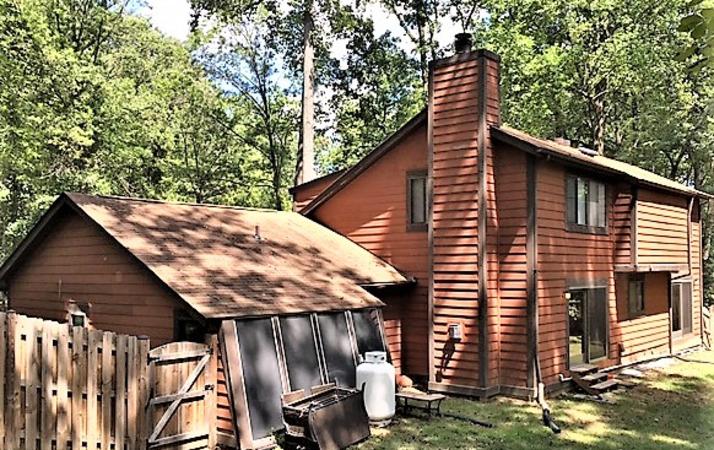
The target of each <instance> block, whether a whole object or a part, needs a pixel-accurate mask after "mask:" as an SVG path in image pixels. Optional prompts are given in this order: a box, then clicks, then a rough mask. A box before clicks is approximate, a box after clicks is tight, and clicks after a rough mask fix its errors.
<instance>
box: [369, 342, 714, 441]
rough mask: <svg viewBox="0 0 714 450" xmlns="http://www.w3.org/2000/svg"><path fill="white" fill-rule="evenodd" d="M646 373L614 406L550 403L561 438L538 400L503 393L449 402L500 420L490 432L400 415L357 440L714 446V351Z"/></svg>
mask: <svg viewBox="0 0 714 450" xmlns="http://www.w3.org/2000/svg"><path fill="white" fill-rule="evenodd" d="M686 358H687V359H689V360H698V361H703V362H702V363H694V362H678V363H676V364H674V365H671V366H668V367H666V368H661V369H654V370H651V371H648V372H647V374H646V375H647V376H646V378H645V379H644V380H643V381H642V382H641V383H640V384H639V385H638V386H636V387H635V388H633V389H630V390H626V391H619V392H617V393H613V394H611V397H610V399H611V400H612V401H613V402H614V403H612V404H602V403H595V402H591V401H583V400H580V401H578V400H573V399H572V398H571V399H568V398H567V396H566V397H561V398H555V399H551V400H550V401H549V403H550V405H551V409H552V410H553V416H554V418H555V420H556V422H557V423H558V424H559V425H560V427H561V428H562V429H563V432H562V433H561V434H560V435H555V434H553V433H552V432H551V431H550V430H548V429H547V428H545V427H544V426H543V425H542V423H541V420H540V409H539V408H537V407H536V406H534V404H533V403H525V402H521V401H516V400H511V399H504V398H499V399H495V400H492V401H489V402H478V401H471V400H465V399H448V400H447V401H446V402H445V403H444V406H443V410H444V411H447V412H455V413H459V414H461V415H469V416H471V417H474V418H478V419H481V420H484V421H488V422H491V423H493V424H495V425H496V427H495V428H492V429H487V428H482V427H478V426H476V425H471V424H468V423H465V422H462V421H458V420H454V419H448V418H442V419H432V420H423V419H416V418H402V417H399V418H397V419H396V420H395V422H394V423H393V424H392V425H391V426H390V427H388V428H385V429H376V430H373V436H372V438H371V439H369V440H368V441H366V442H364V443H363V444H361V445H359V446H358V448H359V449H362V450H368V449H405V450H412V449H413V450H429V449H514V450H518V449H523V450H539V449H626V450H630V449H632V450H637V449H702V450H704V449H714V352H707V351H701V352H697V353H693V354H690V355H687V356H686Z"/></svg>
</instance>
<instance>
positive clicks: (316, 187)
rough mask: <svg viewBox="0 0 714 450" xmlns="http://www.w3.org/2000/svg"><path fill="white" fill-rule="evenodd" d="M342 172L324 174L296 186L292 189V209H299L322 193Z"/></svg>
mask: <svg viewBox="0 0 714 450" xmlns="http://www.w3.org/2000/svg"><path fill="white" fill-rule="evenodd" d="M342 173H343V172H336V173H334V174H331V175H326V176H324V177H322V178H318V179H316V180H313V181H311V182H310V183H307V184H305V185H302V186H296V187H295V188H294V191H293V211H298V212H299V211H300V210H301V209H303V208H304V207H305V206H307V205H308V203H310V202H311V201H313V200H314V199H315V197H317V196H318V195H320V194H321V193H322V191H324V190H325V189H327V187H328V186H330V185H331V184H332V182H333V181H335V180H336V179H337V177H338V176H340V175H342Z"/></svg>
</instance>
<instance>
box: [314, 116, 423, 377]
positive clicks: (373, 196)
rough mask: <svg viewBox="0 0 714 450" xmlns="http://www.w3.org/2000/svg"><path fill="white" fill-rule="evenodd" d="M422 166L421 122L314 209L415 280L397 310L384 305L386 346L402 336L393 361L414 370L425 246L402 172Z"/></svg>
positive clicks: (419, 364)
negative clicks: (411, 216) (411, 226)
mask: <svg viewBox="0 0 714 450" xmlns="http://www.w3.org/2000/svg"><path fill="white" fill-rule="evenodd" d="M426 167H427V160H426V127H421V128H419V129H417V130H415V131H414V132H412V133H410V134H409V135H407V136H406V137H405V138H404V139H403V140H402V142H400V143H399V144H398V145H397V146H396V147H395V148H394V149H392V150H391V151H389V152H388V153H387V154H385V155H384V156H383V157H382V158H380V159H379V160H378V161H377V162H375V163H374V164H373V165H372V166H371V167H369V168H368V169H367V170H366V171H365V172H363V173H362V174H360V175H359V176H358V177H357V178H355V179H354V180H353V181H352V182H351V183H350V184H349V185H347V186H345V187H344V188H343V189H342V190H340V191H339V192H338V193H336V194H335V195H334V196H333V197H332V198H330V199H329V200H327V201H326V202H325V203H324V204H322V205H321V206H320V207H319V208H317V210H315V212H314V213H313V217H314V218H315V219H316V220H317V221H318V222H320V223H322V224H324V225H325V226H327V227H329V228H331V229H333V230H335V231H336V232H338V233H340V234H342V235H344V236H346V237H348V238H349V239H351V240H352V241H354V242H356V243H357V244H359V245H361V246H363V247H364V248H366V249H367V250H370V251H371V252H373V253H374V254H376V255H377V256H379V257H381V258H383V259H384V260H386V261H387V262H389V263H390V264H392V265H394V266H395V267H398V268H399V269H400V270H401V271H403V272H404V273H406V274H408V275H410V276H413V277H415V278H416V279H417V286H416V287H415V288H414V290H413V291H411V293H410V294H408V296H407V298H406V299H403V300H402V305H403V306H402V309H401V311H400V312H399V313H397V312H396V311H395V310H394V308H393V307H391V306H388V307H387V309H386V310H385V322H386V323H385V326H386V327H387V334H388V335H389V336H390V342H389V344H390V348H393V347H395V346H396V345H398V344H399V341H400V340H401V347H402V349H401V355H399V356H400V359H401V361H400V360H395V365H397V366H401V368H402V371H403V372H404V373H409V374H416V375H426V373H427V352H426V351H425V349H426V347H427V289H428V279H429V273H428V264H427V261H428V249H427V233H426V232H425V231H407V215H406V198H407V197H406V179H407V178H406V177H407V172H410V171H414V170H423V169H426ZM388 304H389V300H388ZM400 329H401V333H400V331H399V330H400ZM400 334H401V335H400Z"/></svg>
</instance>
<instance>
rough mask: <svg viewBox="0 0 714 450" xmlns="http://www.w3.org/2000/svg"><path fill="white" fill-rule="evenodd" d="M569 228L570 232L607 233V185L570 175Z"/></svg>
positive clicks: (567, 181) (568, 198)
mask: <svg viewBox="0 0 714 450" xmlns="http://www.w3.org/2000/svg"><path fill="white" fill-rule="evenodd" d="M566 190H567V205H566V211H567V222H568V223H567V226H568V230H570V231H580V232H585V233H602V234H604V233H607V208H606V201H605V199H606V196H605V184H603V183H602V182H600V181H595V180H591V179H589V178H584V177H581V176H576V175H568V177H567V179H566Z"/></svg>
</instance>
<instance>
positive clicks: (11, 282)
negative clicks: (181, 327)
mask: <svg viewBox="0 0 714 450" xmlns="http://www.w3.org/2000/svg"><path fill="white" fill-rule="evenodd" d="M61 214H62V216H61V217H59V219H58V221H57V223H56V224H55V225H54V226H53V228H52V231H51V233H50V234H48V236H47V237H46V238H45V239H44V240H43V241H42V242H41V243H40V244H39V246H38V247H37V248H35V249H34V250H33V252H32V253H31V254H30V255H28V257H27V259H26V260H25V262H24V263H23V264H22V265H21V266H20V267H19V268H18V270H17V271H16V272H14V273H13V274H12V275H11V276H10V278H9V279H8V292H9V297H10V307H11V308H12V309H14V310H15V311H17V312H18V313H21V314H26V315H29V316H36V317H42V318H44V319H50V320H58V321H65V320H66V314H67V312H66V310H65V301H67V300H74V301H76V302H88V303H91V314H90V318H89V319H90V321H91V325H92V326H93V327H95V328H97V329H100V330H106V331H114V332H116V333H123V334H131V335H135V336H138V335H145V336H148V337H149V338H150V339H151V345H152V347H157V346H159V345H162V344H165V343H168V342H170V341H171V340H173V337H174V309H175V308H177V307H179V304H178V303H177V302H176V301H175V300H174V299H172V298H171V297H170V294H169V293H168V292H167V291H166V290H165V289H164V288H162V287H161V286H160V285H158V283H157V282H156V281H155V280H154V279H153V278H152V276H151V275H150V274H149V273H148V271H146V270H145V269H143V268H142V267H140V266H139V265H138V264H137V263H136V262H134V260H133V259H132V258H131V257H130V256H129V255H128V254H127V253H126V252H125V251H123V250H122V249H121V248H119V246H118V245H117V244H116V243H114V242H113V241H112V240H111V239H109V238H108V237H107V236H105V235H104V234H103V233H102V232H101V231H100V230H99V229H98V228H97V227H96V226H94V225H93V224H91V223H88V222H87V221H85V220H84V219H82V218H81V217H79V215H77V214H76V213H73V212H66V213H61Z"/></svg>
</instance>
